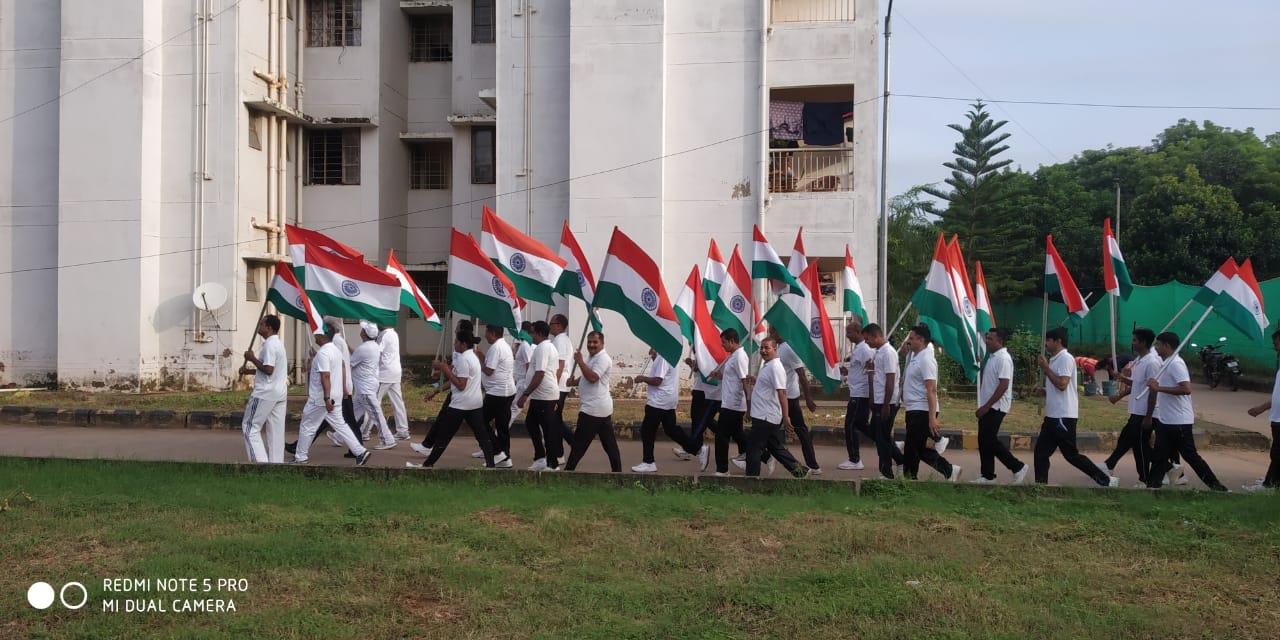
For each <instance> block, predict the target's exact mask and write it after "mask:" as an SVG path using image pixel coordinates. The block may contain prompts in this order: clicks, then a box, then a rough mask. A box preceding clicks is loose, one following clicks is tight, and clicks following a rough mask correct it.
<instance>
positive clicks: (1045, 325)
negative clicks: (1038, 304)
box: [1040, 289, 1049, 355]
mask: <svg viewBox="0 0 1280 640" xmlns="http://www.w3.org/2000/svg"><path fill="white" fill-rule="evenodd" d="M1048 332H1049V291H1048V290H1047V289H1046V290H1045V292H1044V311H1043V312H1041V314H1040V355H1044V354H1045V346H1044V334H1046V333H1048Z"/></svg>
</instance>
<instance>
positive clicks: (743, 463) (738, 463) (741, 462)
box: [729, 458, 747, 471]
mask: <svg viewBox="0 0 1280 640" xmlns="http://www.w3.org/2000/svg"><path fill="white" fill-rule="evenodd" d="M729 462H732V463H733V466H735V467H737V468H739V469H742V470H743V471H746V470H747V461H746V460H745V459H743V460H739V459H737V458H734V459H732V460H730V461H729Z"/></svg>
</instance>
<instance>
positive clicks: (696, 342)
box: [675, 265, 729, 384]
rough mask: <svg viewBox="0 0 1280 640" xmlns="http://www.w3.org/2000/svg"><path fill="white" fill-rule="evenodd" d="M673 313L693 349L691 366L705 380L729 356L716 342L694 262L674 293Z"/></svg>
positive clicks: (718, 337)
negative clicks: (692, 364) (682, 282)
mask: <svg viewBox="0 0 1280 640" xmlns="http://www.w3.org/2000/svg"><path fill="white" fill-rule="evenodd" d="M675 312H676V318H677V319H679V321H680V331H681V333H683V334H684V339H685V340H686V341H688V343H689V348H690V349H691V350H692V351H693V363H694V366H695V367H696V368H697V370H698V374H699V375H701V376H702V378H703V379H704V380H705V379H707V378H708V377H709V376H710V375H711V374H712V372H714V371H715V370H716V367H719V366H720V363H721V362H724V360H725V358H727V357H729V356H728V354H727V353H725V351H724V346H723V345H721V344H720V332H719V331H718V330H716V325H715V323H714V322H712V321H711V314H710V313H709V312H707V299H706V298H704V297H702V277H701V276H700V275H699V274H698V267H697V265H694V267H693V271H692V272H690V273H689V278H688V279H687V280H685V283H684V287H682V288H681V289H680V293H679V294H678V295H676V304H675ZM713 384H714V383H713Z"/></svg>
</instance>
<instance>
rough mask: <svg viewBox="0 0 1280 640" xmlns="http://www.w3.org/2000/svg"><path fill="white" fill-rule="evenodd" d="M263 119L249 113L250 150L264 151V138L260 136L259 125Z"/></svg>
mask: <svg viewBox="0 0 1280 640" xmlns="http://www.w3.org/2000/svg"><path fill="white" fill-rule="evenodd" d="M260 122H262V118H261V117H259V116H258V114H256V113H254V112H252V111H250V112H249V148H250V149H257V150H258V151H262V136H261V135H260V134H259V129H258V126H259V123H260Z"/></svg>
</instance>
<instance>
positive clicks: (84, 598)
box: [58, 582, 89, 611]
mask: <svg viewBox="0 0 1280 640" xmlns="http://www.w3.org/2000/svg"><path fill="white" fill-rule="evenodd" d="M69 587H75V588H76V589H79V590H80V604H77V605H72V604H71V603H69V602H67V589H68V588H69ZM58 599H59V600H61V601H62V606H64V607H66V608H68V609H71V610H73V611H74V610H76V609H79V608H80V607H83V606H84V605H85V603H86V602H88V601H89V590H88V589H85V588H84V585H82V584H80V583H79V582H68V583H66V584H64V585H62V589H61V590H59V591H58Z"/></svg>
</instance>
